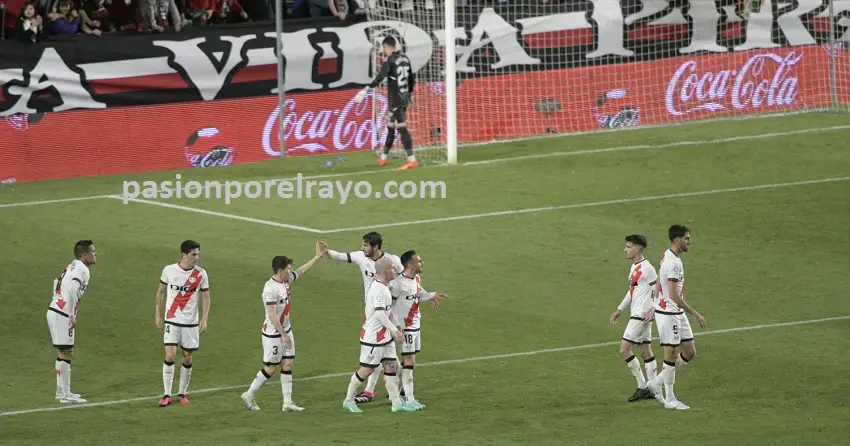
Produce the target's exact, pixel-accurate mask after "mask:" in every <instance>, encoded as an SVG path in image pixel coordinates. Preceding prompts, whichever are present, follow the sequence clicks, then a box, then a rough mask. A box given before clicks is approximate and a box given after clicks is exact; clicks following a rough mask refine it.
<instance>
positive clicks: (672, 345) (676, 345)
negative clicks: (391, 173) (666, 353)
mask: <svg viewBox="0 0 850 446" xmlns="http://www.w3.org/2000/svg"><path fill="white" fill-rule="evenodd" d="M661 346H662V347H678V346H679V344H665V343H663V342H662V343H661Z"/></svg>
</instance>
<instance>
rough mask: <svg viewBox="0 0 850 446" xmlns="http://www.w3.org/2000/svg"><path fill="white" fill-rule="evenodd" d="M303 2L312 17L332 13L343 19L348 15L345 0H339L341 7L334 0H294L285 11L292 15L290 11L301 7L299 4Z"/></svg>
mask: <svg viewBox="0 0 850 446" xmlns="http://www.w3.org/2000/svg"><path fill="white" fill-rule="evenodd" d="M305 2H306V3H307V6H308V7H309V8H310V16H311V17H314V18H315V17H322V16H325V15H332V16H334V17H336V18H338V19H340V20H344V19H345V17H346V16H347V15H348V14H347V13H348V4H347V3H346V2H345V0H343V1H342V2H340V4H341V5H343V7H342V8H340V7H339V6H338V5H337V4H336V1H335V0H295V3H293V4H292V7H290V8H289V9H287V10H286V13H287V14H289V15H292V11H294V10H296V9H298V8H299V7H301V5H302V4H304V3H305Z"/></svg>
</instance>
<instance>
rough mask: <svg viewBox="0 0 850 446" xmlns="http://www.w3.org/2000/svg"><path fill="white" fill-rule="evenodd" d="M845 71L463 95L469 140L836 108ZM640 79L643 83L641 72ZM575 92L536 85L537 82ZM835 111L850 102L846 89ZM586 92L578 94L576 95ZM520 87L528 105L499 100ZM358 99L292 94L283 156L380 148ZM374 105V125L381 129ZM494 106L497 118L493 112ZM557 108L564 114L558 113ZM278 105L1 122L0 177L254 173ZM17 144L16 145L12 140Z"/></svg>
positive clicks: (739, 59)
mask: <svg viewBox="0 0 850 446" xmlns="http://www.w3.org/2000/svg"><path fill="white" fill-rule="evenodd" d="M833 57H834V59H832V60H834V61H835V62H836V68H837V70H839V71H840V72H843V73H849V72H850V51H847V50H846V49H845V47H844V46H841V45H839V46H833V47H824V46H822V45H808V46H797V47H790V48H778V49H775V50H758V51H747V52H741V53H726V54H711V55H702V56H694V57H680V58H670V59H663V60H661V61H655V62H634V63H627V64H617V65H607V66H604V67H584V68H575V69H562V70H549V71H537V72H529V73H519V74H513V75H504V76H488V77H480V78H475V79H468V80H466V81H464V82H463V83H462V85H461V86H460V87H459V88H458V98H457V99H458V100H457V105H458V134H459V140H460V142H461V143H464V142H481V141H491V140H499V139H509V138H517V137H523V136H531V135H538V134H543V133H547V132H549V133H566V132H576V131H587V130H593V129H599V128H611V127H622V126H633V125H642V124H663V123H670V122H676V121H679V120H690V119H698V118H709V117H721V116H728V115H742V114H749V113H762V112H781V111H790V110H799V109H803V108H816V107H822V106H825V105H828V104H830V100H831V98H830V88H829V83H828V82H827V79H828V78H829V77H828V76H829V70H830V59H831V58H833ZM636 73H637V74H641V73H644V74H646V75H645V76H644V75H636ZM564 82H566V85H573V86H575V87H576V88H560V89H548V88H535V87H534V86H538V85H561V84H562V83H564ZM842 85H844V86H843V87H842V88H841V89H840V90H839V98H838V100H839V101H840V102H842V103H850V88H847V85H846V83H844V84H842ZM438 87H439V86H438V85H435V84H431V85H423V86H422V89H421V90H419V91H418V92H417V97H418V99H417V104H416V105H415V106H414V108H413V109H412V110H411V111H410V115H409V120H410V126H411V129H412V132H413V135H414V138H415V140H416V141H417V142H419V143H422V142H426V141H427V139H428V138H429V132H430V129H432V128H433V126H434V125H435V124H434V122H433V116H435V114H436V113H437V110H435V109H434V108H435V107H437V106H438V104H440V103H441V101H442V100H443V99H444V98H443V97H442V93H443V92H442V90H441V89H440V88H438ZM579 87H580V88H579ZM517 88H521V89H524V91H525V92H526V93H525V94H523V95H517V94H515V93H513V94H505V92H512V91H513V92H515V91H516V89H517ZM355 93H356V90H340V91H328V92H315V93H298V94H293V95H290V96H289V97H288V98H287V100H286V103H285V104H284V106H283V109H282V113H283V119H284V137H285V142H286V148H287V152H286V155H307V154H321V153H340V152H348V151H354V150H366V149H370V148H372V147H378V146H380V144H381V142H382V141H383V139H384V137H385V135H386V133H385V132H386V128H385V125H386V122H385V121H383V120H382V119H384V118H383V117H384V116H386V114H385V111H386V98H385V97H384V96H382V95H381V94H380V93H375V94H374V95H371V96H370V97H369V99H368V100H367V101H364V102H362V103H361V104H357V103H355V102H354V101H353V97H354V94H355ZM373 102H374V103H375V104H374V105H375V108H376V109H377V110H378V114H377V116H379V118H378V120H377V121H375V120H374V119H373V113H372V110H373ZM496 102H498V103H499V104H498V113H496V112H494V109H493V108H494V104H495V103H496ZM553 104H561V105H562V106H560V107H552V106H551V105H553ZM278 113H279V110H278V109H277V98H276V97H273V96H267V97H259V98H245V99H233V100H217V101H208V102H197V103H185V104H166V105H159V106H148V107H127V108H122V109H100V110H85V111H83V110H76V111H68V112H63V113H51V114H48V115H41V114H37V113H36V114H24V115H15V116H11V117H7V118H5V119H4V121H0V141H2V142H3V143H4V146H6V147H5V148H4V150H2V152H0V180H7V179H10V178H15V179H16V180H17V181H28V180H41V179H51V178H63V177H70V176H82V175H101V174H119V173H129V172H139V171H152V170H164V169H175V168H190V167H210V166H219V165H228V164H232V163H250V162H256V161H262V160H267V159H271V158H273V157H277V156H280V152H279V151H278V147H279V142H280V140H279V138H278V126H277V119H278ZM8 141H13V142H15V145H14V146H12V147H10V146H8V145H6V144H5V143H6V142H8Z"/></svg>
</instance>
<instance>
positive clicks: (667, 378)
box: [661, 361, 676, 401]
mask: <svg viewBox="0 0 850 446" xmlns="http://www.w3.org/2000/svg"><path fill="white" fill-rule="evenodd" d="M661 379H662V381H664V399H665V401H676V394H675V393H674V392H673V384H675V383H676V366H675V365H671V364H670V363H668V362H667V361H664V368H663V369H661Z"/></svg>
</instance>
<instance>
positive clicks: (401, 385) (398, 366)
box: [395, 358, 407, 397]
mask: <svg viewBox="0 0 850 446" xmlns="http://www.w3.org/2000/svg"><path fill="white" fill-rule="evenodd" d="M395 369H396V373H400V372H398V370H402V365H401V361H399V360H398V358H396V360H395ZM402 391H404V381H403V380H402V379H401V377H399V380H398V393H399V394H401V392H402ZM406 396H407V393H405V397H406Z"/></svg>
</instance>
